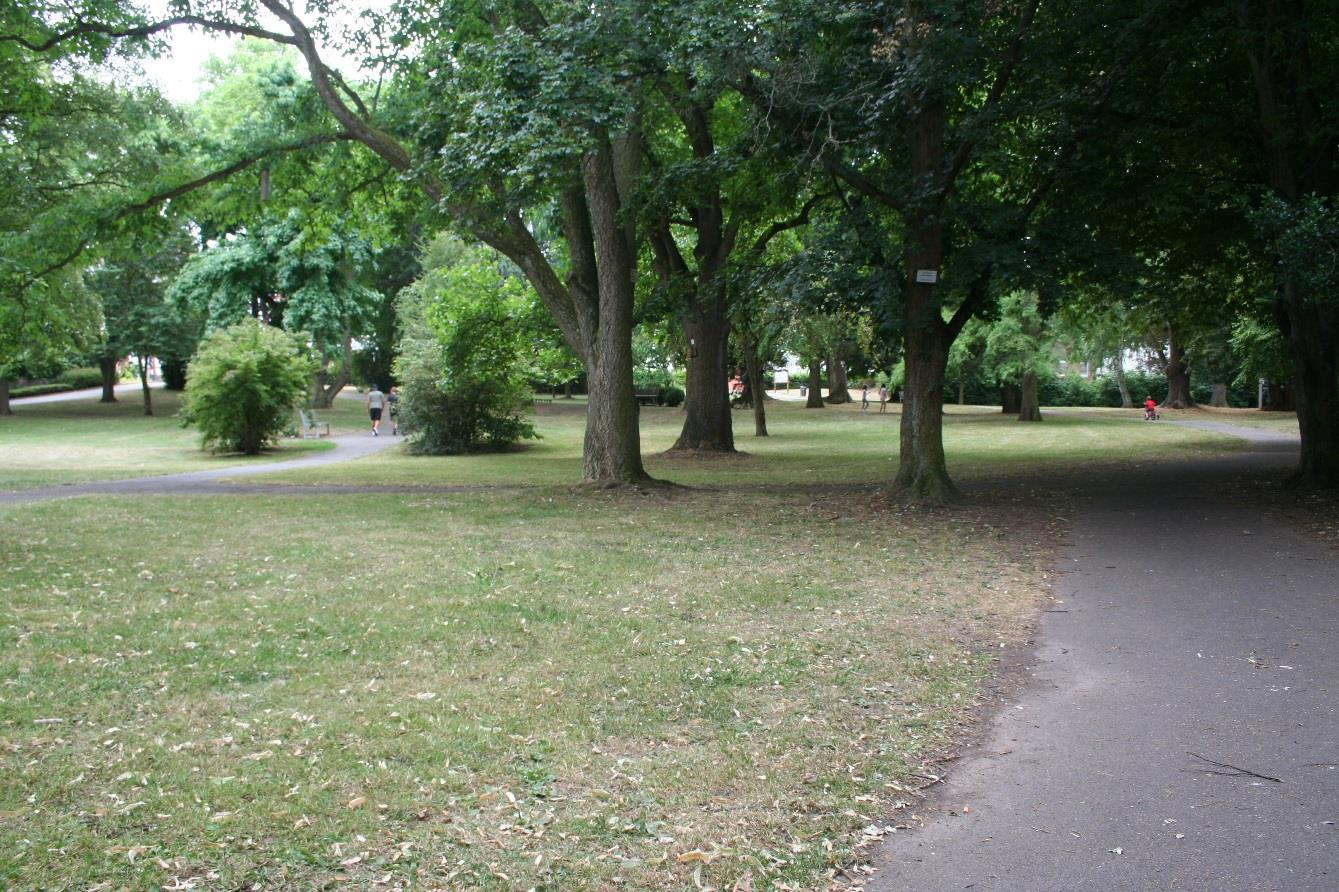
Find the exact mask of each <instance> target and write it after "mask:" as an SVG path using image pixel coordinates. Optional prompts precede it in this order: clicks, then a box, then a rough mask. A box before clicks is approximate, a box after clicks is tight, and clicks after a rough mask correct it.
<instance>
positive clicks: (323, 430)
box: [298, 409, 330, 440]
mask: <svg viewBox="0 0 1339 892" xmlns="http://www.w3.org/2000/svg"><path fill="white" fill-rule="evenodd" d="M298 419H299V420H300V421H301V422H302V439H304V440H316V439H319V438H321V437H328V436H330V422H328V421H318V420H317V418H316V415H315V413H313V412H309V411H307V410H306V409H298Z"/></svg>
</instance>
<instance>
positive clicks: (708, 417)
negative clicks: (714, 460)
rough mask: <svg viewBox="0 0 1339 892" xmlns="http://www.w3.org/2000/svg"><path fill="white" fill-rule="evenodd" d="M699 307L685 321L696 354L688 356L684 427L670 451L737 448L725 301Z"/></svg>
mask: <svg viewBox="0 0 1339 892" xmlns="http://www.w3.org/2000/svg"><path fill="white" fill-rule="evenodd" d="M696 309H697V312H695V313H694V315H693V317H692V318H689V319H685V320H684V323H683V331H684V334H685V335H686V336H687V337H688V338H689V339H690V343H693V344H696V352H697V355H696V356H692V355H690V356H689V358H688V376H687V380H686V382H685V384H686V386H685V387H684V391H685V398H684V408H685V410H686V411H685V414H684V420H683V430H682V431H680V433H679V439H677V440H675V441H674V445H673V446H671V447H670V451H671V452H681V451H697V450H706V451H710V452H734V451H735V435H734V427H733V421H732V419H731V417H730V392H729V389H728V388H727V387H726V378H727V375H726V368H725V365H726V345H727V342H728V339H729V325H728V323H727V322H726V320H725V302H724V301H723V300H713V301H710V302H708V303H705V304H699V305H698V307H697V308H696Z"/></svg>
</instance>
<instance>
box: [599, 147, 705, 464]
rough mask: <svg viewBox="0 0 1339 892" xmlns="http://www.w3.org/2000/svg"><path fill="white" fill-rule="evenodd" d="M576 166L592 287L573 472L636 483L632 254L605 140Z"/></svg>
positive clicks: (639, 456) (637, 439) (637, 437)
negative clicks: (592, 325)
mask: <svg viewBox="0 0 1339 892" xmlns="http://www.w3.org/2000/svg"><path fill="white" fill-rule="evenodd" d="M581 170H582V179H583V181H584V183H585V190H586V196H587V200H588V202H589V206H590V230H591V235H592V247H593V249H594V254H595V258H596V261H597V273H596V276H597V282H598V287H599V304H598V314H599V318H598V321H597V323H596V331H595V337H594V338H592V339H590V341H589V343H590V347H589V348H588V350H587V351H586V353H585V357H584V358H585V365H586V376H587V381H588V382H589V385H588V386H589V393H590V401H589V403H587V408H586V438H585V445H584V447H583V458H582V471H581V476H582V480H584V481H585V482H587V483H599V484H604V485H614V484H632V483H641V482H644V481H647V480H650V479H651V478H650V476H649V475H648V474H647V473H646V470H645V468H643V466H642V454H641V431H640V430H639V428H638V425H637V415H638V411H637V397H636V391H635V390H634V387H633V383H632V308H633V297H634V292H633V279H634V272H635V267H634V264H635V254H634V252H633V250H632V246H631V245H629V244H628V240H627V238H626V231H625V230H624V229H623V227H622V220H621V219H620V213H619V212H620V202H619V194H618V186H617V184H616V180H615V172H614V159H613V151H612V149H611V148H610V146H609V145H608V143H605V144H603V145H601V146H600V147H599V148H598V149H597V150H596V151H593V152H590V153H588V154H587V155H586V156H585V157H584V158H582V161H581ZM722 386H724V382H722Z"/></svg>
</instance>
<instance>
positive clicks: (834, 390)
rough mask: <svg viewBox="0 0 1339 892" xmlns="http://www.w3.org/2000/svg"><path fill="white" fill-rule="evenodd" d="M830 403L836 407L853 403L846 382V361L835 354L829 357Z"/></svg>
mask: <svg viewBox="0 0 1339 892" xmlns="http://www.w3.org/2000/svg"><path fill="white" fill-rule="evenodd" d="M828 402H829V403H831V404H832V405H834V406H839V405H841V404H842V403H849V402H851V390H850V387H849V385H848V384H847V381H846V361H845V360H843V359H842V358H841V356H840V355H838V354H835V353H834V354H833V355H831V356H829V357H828Z"/></svg>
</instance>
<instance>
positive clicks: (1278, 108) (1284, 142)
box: [1233, 0, 1339, 489]
mask: <svg viewBox="0 0 1339 892" xmlns="http://www.w3.org/2000/svg"><path fill="white" fill-rule="evenodd" d="M1233 11H1234V12H1235V14H1236V17H1237V20H1238V23H1239V24H1240V26H1241V27H1240V29H1239V33H1240V35H1241V37H1242V40H1243V43H1244V49H1245V54H1246V60H1247V62H1248V64H1249V66H1250V70H1251V76H1252V79H1253V80H1254V83H1255V95H1256V102H1257V104H1258V108H1259V113H1260V119H1259V122H1260V126H1261V130H1262V131H1263V133H1262V134H1261V135H1262V136H1263V139H1261V140H1259V142H1258V144H1259V145H1260V146H1261V147H1262V149H1263V151H1262V155H1263V158H1262V159H1261V160H1262V161H1263V162H1264V169H1265V171H1266V175H1265V181H1266V183H1267V184H1268V186H1269V188H1270V189H1271V190H1272V191H1273V193H1274V194H1275V195H1277V196H1278V197H1279V198H1280V199H1282V200H1283V201H1285V202H1288V203H1289V204H1294V203H1296V202H1297V201H1298V200H1300V199H1301V197H1302V196H1304V195H1319V196H1321V197H1324V198H1329V199H1331V200H1332V199H1333V198H1334V196H1335V192H1336V182H1335V159H1336V155H1337V154H1339V137H1337V136H1336V134H1335V132H1334V130H1333V128H1328V127H1325V126H1324V124H1323V122H1324V121H1325V120H1327V118H1326V115H1325V114H1324V109H1323V108H1322V107H1321V105H1320V98H1319V97H1322V96H1325V95H1327V93H1326V91H1325V90H1323V89H1319V87H1320V86H1321V85H1320V84H1319V83H1317V82H1315V80H1314V76H1313V72H1312V67H1311V55H1310V33H1309V30H1308V28H1309V21H1310V20H1309V19H1308V17H1307V15H1306V14H1305V13H1306V10H1305V4H1304V3H1302V2H1301V0H1268V2H1258V3H1248V2H1246V0H1239V2H1236V3H1234V4H1233ZM1317 297H1318V295H1310V294H1307V293H1306V290H1305V287H1304V286H1303V285H1302V284H1301V283H1300V282H1297V281H1293V280H1291V279H1290V278H1285V280H1284V281H1283V283H1282V285H1281V288H1280V296H1279V299H1278V301H1277V302H1276V305H1275V313H1274V315H1275V317H1276V318H1277V320H1278V324H1279V331H1280V333H1281V334H1282V335H1283V337H1284V339H1285V340H1286V341H1287V342H1288V350H1289V353H1290V354H1291V356H1292V360H1293V368H1294V370H1295V374H1294V377H1293V380H1292V385H1293V386H1292V387H1291V388H1290V390H1291V395H1292V398H1293V400H1294V401H1295V402H1296V405H1297V426H1298V428H1299V430H1300V431H1301V439H1302V444H1301V460H1300V461H1299V463H1298V467H1297V472H1296V473H1295V474H1294V475H1293V477H1292V479H1291V480H1290V483H1291V484H1292V485H1294V486H1298V487H1305V488H1326V489H1328V488H1332V487H1337V486H1339V366H1337V365H1336V359H1335V355H1334V349H1335V344H1336V343H1339V340H1336V338H1337V337H1339V310H1336V309H1335V308H1334V307H1333V306H1330V305H1328V304H1321V303H1320V302H1318V301H1317V300H1316V298H1317Z"/></svg>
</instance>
